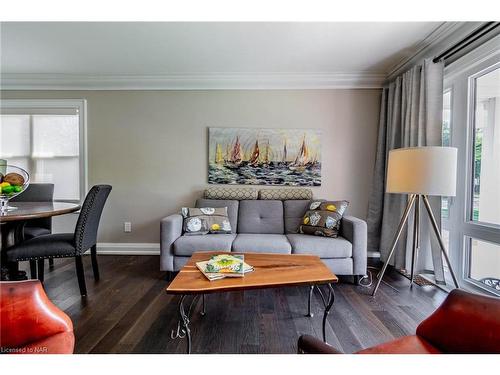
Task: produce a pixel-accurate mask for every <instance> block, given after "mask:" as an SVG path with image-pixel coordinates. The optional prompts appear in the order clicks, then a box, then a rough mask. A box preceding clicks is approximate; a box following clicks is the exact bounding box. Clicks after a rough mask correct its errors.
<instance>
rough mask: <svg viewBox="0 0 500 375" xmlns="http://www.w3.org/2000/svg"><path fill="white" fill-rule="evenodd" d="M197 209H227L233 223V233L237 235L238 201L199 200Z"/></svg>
mask: <svg viewBox="0 0 500 375" xmlns="http://www.w3.org/2000/svg"><path fill="white" fill-rule="evenodd" d="M196 207H197V208H201V207H214V208H217V207H227V216H229V222H230V223H231V233H236V230H237V226H238V207H239V202H238V201H236V200H224V199H198V200H197V201H196Z"/></svg>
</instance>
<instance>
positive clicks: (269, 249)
mask: <svg viewBox="0 0 500 375" xmlns="http://www.w3.org/2000/svg"><path fill="white" fill-rule="evenodd" d="M291 250H292V247H291V246H290V242H288V239H287V238H286V236H285V235H283V234H238V235H237V236H236V239H235V240H234V242H233V251H235V252H236V251H238V252H242V253H252V252H253V253H281V254H290V253H291Z"/></svg>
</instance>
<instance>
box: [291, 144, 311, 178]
mask: <svg viewBox="0 0 500 375" xmlns="http://www.w3.org/2000/svg"><path fill="white" fill-rule="evenodd" d="M308 158H309V153H308V150H307V145H306V136H305V135H304V138H303V139H302V144H301V146H300V149H299V153H298V154H297V157H296V158H295V160H294V162H293V163H292V164H290V166H289V167H288V168H289V169H290V170H292V171H298V172H303V171H304V170H305V169H306V167H307V164H308V162H309V160H308Z"/></svg>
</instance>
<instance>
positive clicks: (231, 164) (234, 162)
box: [225, 137, 242, 168]
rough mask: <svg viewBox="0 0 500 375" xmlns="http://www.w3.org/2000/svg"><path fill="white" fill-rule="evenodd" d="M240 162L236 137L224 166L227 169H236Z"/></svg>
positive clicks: (237, 138) (239, 149) (239, 148)
mask: <svg viewBox="0 0 500 375" xmlns="http://www.w3.org/2000/svg"><path fill="white" fill-rule="evenodd" d="M241 162H242V158H241V144H240V139H239V137H236V142H234V145H233V149H232V151H231V154H230V157H229V160H227V161H226V163H225V166H226V167H228V168H238V167H239V166H240V164H241Z"/></svg>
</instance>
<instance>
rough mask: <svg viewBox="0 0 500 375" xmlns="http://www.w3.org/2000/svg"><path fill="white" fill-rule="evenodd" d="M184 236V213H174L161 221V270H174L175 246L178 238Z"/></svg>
mask: <svg viewBox="0 0 500 375" xmlns="http://www.w3.org/2000/svg"><path fill="white" fill-rule="evenodd" d="M180 236H182V215H180V214H174V215H170V216H167V217H165V218H163V219H161V221H160V270H162V271H175V270H174V248H173V244H174V242H175V240H176V239H178V238H179V237H180Z"/></svg>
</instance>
